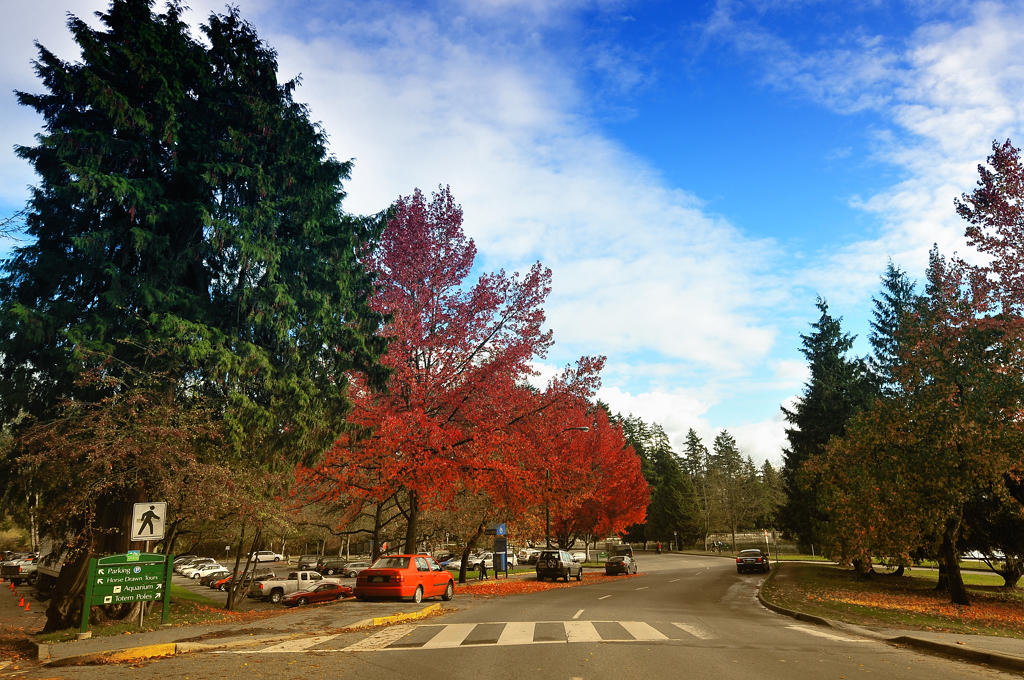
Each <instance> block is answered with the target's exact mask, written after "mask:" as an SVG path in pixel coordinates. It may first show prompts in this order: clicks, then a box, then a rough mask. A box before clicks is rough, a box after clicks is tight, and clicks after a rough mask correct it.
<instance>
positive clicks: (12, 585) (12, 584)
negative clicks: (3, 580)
mask: <svg viewBox="0 0 1024 680" xmlns="http://www.w3.org/2000/svg"><path fill="white" fill-rule="evenodd" d="M11 590H14V581H11Z"/></svg>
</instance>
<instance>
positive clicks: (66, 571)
mask: <svg viewBox="0 0 1024 680" xmlns="http://www.w3.org/2000/svg"><path fill="white" fill-rule="evenodd" d="M132 502H134V501H127V500H125V499H123V498H111V497H110V496H102V497H100V498H97V499H96V502H95V508H96V515H97V517H96V526H97V527H100V528H99V529H97V530H96V531H95V532H94V533H93V534H92V537H91V540H90V542H89V545H87V546H85V547H83V548H81V549H79V550H78V551H77V552H76V553H75V557H74V558H73V559H70V560H68V562H66V563H65V564H64V567H63V568H62V569H61V571H60V575H59V576H58V577H57V583H56V586H55V587H54V589H53V599H52V600H51V601H50V605H49V606H48V607H47V608H46V624H45V625H44V626H43V631H44V632H50V631H55V630H64V629H65V628H77V627H78V626H79V625H81V623H82V603H83V602H84V600H85V583H86V581H87V580H88V577H89V559H90V558H91V557H93V556H95V555H106V554H110V553H123V552H126V551H127V550H128V537H129V534H128V533H127V532H126V531H125V527H126V525H127V524H128V522H127V521H126V519H125V518H130V517H131V503H132ZM104 528H105V529H104ZM104 610H105V611H104V613H103V614H95V615H96V616H98V617H104V618H106V617H113V618H123V617H124V615H126V614H127V613H128V611H127V609H126V608H124V607H120V606H116V607H110V606H108V607H104ZM136 611H137V610H136Z"/></svg>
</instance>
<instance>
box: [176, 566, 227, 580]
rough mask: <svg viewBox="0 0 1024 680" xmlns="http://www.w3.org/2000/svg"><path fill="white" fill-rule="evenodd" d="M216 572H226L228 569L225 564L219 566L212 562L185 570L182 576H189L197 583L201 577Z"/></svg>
mask: <svg viewBox="0 0 1024 680" xmlns="http://www.w3.org/2000/svg"><path fill="white" fill-rule="evenodd" d="M215 571H226V569H224V565H223V564H217V563H216V562H210V563H204V564H199V565H196V566H194V567H189V568H188V569H185V570H184V571H182V572H181V575H182V576H187V577H188V578H190V579H192V580H193V581H195V580H196V579H198V578H200V577H201V576H206V575H207V574H212V573H213V572H215Z"/></svg>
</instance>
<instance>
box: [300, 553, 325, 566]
mask: <svg viewBox="0 0 1024 680" xmlns="http://www.w3.org/2000/svg"><path fill="white" fill-rule="evenodd" d="M321 559H322V557H321V556H320V555H300V556H299V564H298V568H299V569H316V565H317V563H319V562H320V560H321Z"/></svg>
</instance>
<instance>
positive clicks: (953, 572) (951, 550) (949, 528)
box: [942, 516, 971, 605]
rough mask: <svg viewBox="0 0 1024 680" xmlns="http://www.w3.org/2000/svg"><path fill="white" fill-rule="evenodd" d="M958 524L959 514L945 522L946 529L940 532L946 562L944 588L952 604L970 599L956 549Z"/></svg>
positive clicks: (964, 602) (965, 603) (968, 602)
mask: <svg viewBox="0 0 1024 680" xmlns="http://www.w3.org/2000/svg"><path fill="white" fill-rule="evenodd" d="M960 524H961V518H960V517H959V516H958V517H957V518H956V519H951V520H949V521H948V522H946V531H945V532H944V533H943V534H942V559H943V562H945V563H946V577H947V580H948V582H947V584H946V589H947V590H948V591H949V599H950V601H951V602H952V603H953V604H963V605H969V604H970V603H971V600H970V598H969V597H968V596H967V588H965V587H964V579H963V574H961V573H960V559H959V557H960V556H959V555H958V554H957V550H956V543H957V539H958V538H959V534H960Z"/></svg>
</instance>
